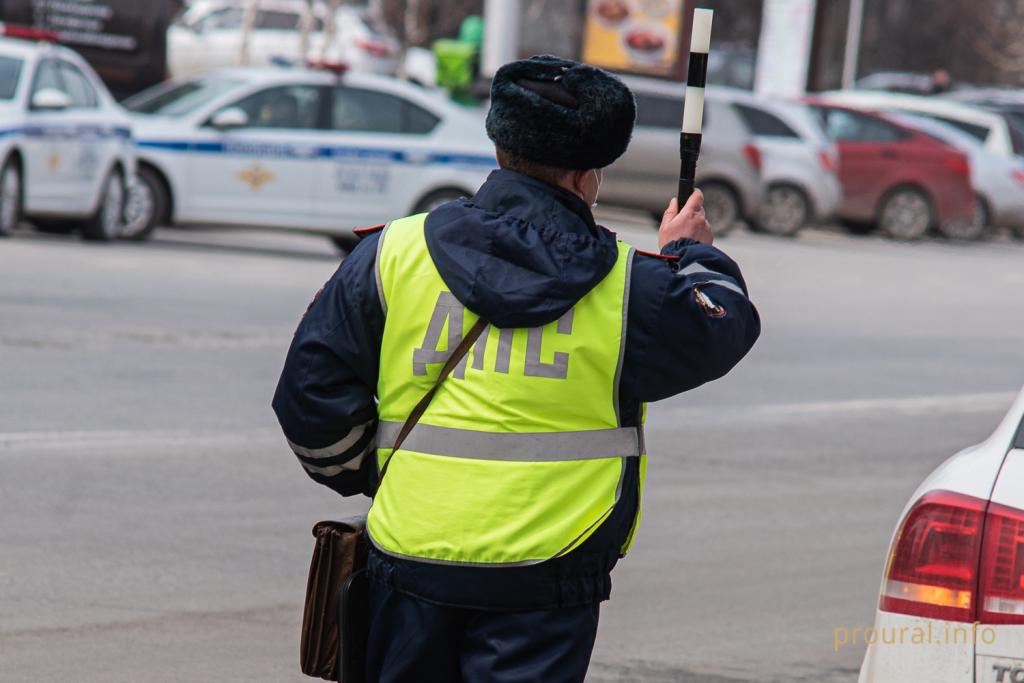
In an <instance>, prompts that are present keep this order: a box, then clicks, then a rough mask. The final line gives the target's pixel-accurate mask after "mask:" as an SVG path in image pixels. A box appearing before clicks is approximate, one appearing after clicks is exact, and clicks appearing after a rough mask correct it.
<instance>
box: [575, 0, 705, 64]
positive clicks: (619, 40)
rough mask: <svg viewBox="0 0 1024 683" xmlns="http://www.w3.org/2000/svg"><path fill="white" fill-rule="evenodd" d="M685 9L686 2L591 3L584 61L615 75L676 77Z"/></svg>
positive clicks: (624, 0) (635, 0)
mask: <svg viewBox="0 0 1024 683" xmlns="http://www.w3.org/2000/svg"><path fill="white" fill-rule="evenodd" d="M684 6H685V2H684V0H588V2H587V17H586V25H585V28H584V33H583V61H584V62H587V63H588V64H594V65H595V66H600V67H603V68H606V69H610V70H612V71H620V72H625V73H635V74H646V75H650V76H663V77H669V76H673V75H674V74H675V73H676V72H677V65H678V62H679V58H680V50H679V38H680V34H681V33H682V25H683V9H684ZM682 56H683V57H684V58H685V57H686V56H687V55H685V54H684V55H682Z"/></svg>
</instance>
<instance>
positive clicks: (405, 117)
mask: <svg viewBox="0 0 1024 683" xmlns="http://www.w3.org/2000/svg"><path fill="white" fill-rule="evenodd" d="M332 105H333V106H332V109H331V127H332V128H333V129H334V130H338V131H358V132H367V133H404V134H408V135H426V134H427V133H429V132H430V131H432V130H434V128H435V127H436V126H437V124H438V122H439V121H440V119H438V117H437V116H435V115H434V114H432V113H430V112H429V111H427V110H426V109H423V108H422V107H420V106H419V105H416V104H413V103H412V102H409V101H408V100H406V99H404V98H402V97H398V96H397V95H392V94H390V93H383V92H377V91H375V90H365V89H363V88H349V87H338V88H335V89H334V98H333V102H332Z"/></svg>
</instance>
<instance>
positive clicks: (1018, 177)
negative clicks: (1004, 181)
mask: <svg viewBox="0 0 1024 683" xmlns="http://www.w3.org/2000/svg"><path fill="white" fill-rule="evenodd" d="M1010 177H1011V178H1013V179H1014V180H1015V181H1017V182H1018V183H1020V184H1021V185H1024V169H1019V168H1018V169H1016V170H1015V171H1014V172H1013V173H1011V174H1010Z"/></svg>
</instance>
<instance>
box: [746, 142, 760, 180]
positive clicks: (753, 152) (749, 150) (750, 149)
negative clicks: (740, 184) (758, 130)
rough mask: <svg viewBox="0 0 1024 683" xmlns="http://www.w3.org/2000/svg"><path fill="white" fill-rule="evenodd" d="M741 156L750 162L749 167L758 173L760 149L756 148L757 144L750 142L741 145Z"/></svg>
mask: <svg viewBox="0 0 1024 683" xmlns="http://www.w3.org/2000/svg"><path fill="white" fill-rule="evenodd" d="M743 157H744V158H745V159H746V160H747V163H748V164H750V166H751V168H753V169H754V170H755V171H757V172H758V173H760V172H761V150H760V149H758V147H757V145H755V144H753V143H751V142H748V143H747V144H745V145H743Z"/></svg>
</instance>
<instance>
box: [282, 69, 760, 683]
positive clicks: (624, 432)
mask: <svg viewBox="0 0 1024 683" xmlns="http://www.w3.org/2000/svg"><path fill="white" fill-rule="evenodd" d="M635 114H636V110H635V104H634V100H633V96H632V94H631V92H630V91H629V89H628V88H627V87H626V86H625V85H624V84H623V83H622V82H621V81H619V80H618V79H617V78H615V77H613V76H612V75H610V74H608V73H606V72H604V71H602V70H600V69H596V68H594V67H591V66H587V65H583V64H578V63H575V62H571V61H566V60H563V59H559V58H556V57H551V56H540V57H533V58H531V59H527V60H522V61H518V62H513V63H511V64H507V65H505V66H504V67H502V68H501V69H500V70H499V71H498V73H497V74H496V76H495V78H494V82H493V86H492V104H491V110H490V113H489V115H488V117H487V132H488V134H489V135H490V137H491V139H492V140H493V141H494V143H495V145H496V147H497V156H498V162H499V165H500V167H501V168H500V170H497V171H494V172H493V173H492V174H491V176H490V177H489V178H488V179H487V181H486V182H485V183H484V185H483V186H482V187H481V188H480V190H479V191H478V192H477V193H476V195H475V196H474V197H472V198H471V199H466V200H458V201H454V202H451V203H449V204H445V205H443V206H441V207H439V208H437V209H435V210H434V211H432V212H430V213H429V214H426V215H419V216H413V217H409V218H403V219H400V220H396V221H393V222H392V223H390V224H389V225H388V226H387V227H386V228H384V229H383V230H379V231H377V232H374V233H373V234H370V235H369V236H367V237H366V238H365V239H364V240H363V241H362V243H361V244H360V245H359V246H358V247H357V248H356V249H355V250H354V251H353V252H352V254H351V255H350V256H349V257H348V258H347V259H346V260H345V261H344V263H343V264H342V266H341V267H340V268H339V269H338V271H337V273H335V275H334V276H333V277H332V278H331V280H330V281H329V282H328V283H327V284H326V285H325V287H324V289H323V290H322V291H321V293H320V294H319V296H318V297H317V298H316V299H315V300H314V303H313V304H312V305H311V306H310V309H309V311H308V313H307V315H306V317H305V318H304V320H303V321H302V323H301V324H300V326H299V329H298V331H297V333H296V335H295V338H294V341H293V343H292V347H291V349H290V351H289V353H288V358H287V361H286V365H285V368H284V372H283V373H282V376H281V380H280V384H279V386H278V389H277V393H276V396H275V398H274V409H275V411H276V412H277V415H278V417H279V420H280V422H281V425H282V427H283V429H284V432H285V435H286V436H287V438H288V440H289V442H290V443H291V445H292V448H293V450H294V451H295V453H296V455H297V456H298V457H299V460H300V462H301V463H302V465H303V466H304V467H305V469H306V471H307V472H308V473H309V475H310V476H311V477H312V478H313V479H314V480H316V481H318V482H320V483H322V484H325V485H327V486H330V487H332V488H334V489H335V490H337V491H338V492H340V493H342V494H352V493H354V492H356V491H357V490H360V489H363V490H364V492H366V493H368V494H369V493H373V494H374V498H373V504H372V507H371V509H370V512H369V516H368V531H369V534H370V537H371V540H372V544H373V547H372V551H371V555H370V558H369V563H368V568H367V569H368V574H369V576H370V579H371V581H370V634H369V646H368V649H369V652H368V659H367V668H368V680H370V681H382V682H386V683H397V682H400V681H405V682H409V683H422V682H423V681H473V682H476V681H480V682H483V681H503V682H504V681H508V682H516V683H520V682H522V683H525V682H528V681H530V682H532V681H537V682H543V683H557V682H560V681H582V680H583V679H584V676H585V674H586V671H587V667H588V664H589V661H590V654H591V650H592V648H593V645H594V638H595V635H596V633H597V622H598V606H599V604H600V603H601V602H602V601H603V600H607V599H608V597H609V594H610V592H611V579H610V572H611V570H612V568H613V567H614V566H615V564H616V562H617V561H618V559H619V558H620V557H622V556H624V555H625V554H626V553H627V552H628V551H629V548H630V546H631V545H632V542H633V537H634V534H635V533H636V529H637V526H638V524H639V520H640V508H641V503H640V498H641V494H642V491H643V487H644V476H645V473H646V454H645V448H644V439H643V422H644V416H645V412H646V408H645V402H646V401H657V400H660V399H663V398H667V397H669V396H673V395H675V394H678V393H680V392H683V391H687V390H689V389H693V388H695V387H698V386H700V385H701V384H704V383H705V382H708V381H710V380H714V379H717V378H719V377H721V376H723V375H724V374H725V373H727V372H728V371H729V370H730V369H731V368H732V367H733V366H734V365H735V364H736V363H737V362H738V361H739V360H740V359H741V358H742V357H743V356H744V355H745V354H746V353H747V352H748V351H749V350H750V348H751V346H752V345H753V344H754V341H755V340H756V339H757V337H758V334H759V333H760V321H759V318H758V314H757V311H756V310H755V308H754V306H753V304H751V302H750V301H749V299H748V297H747V287H746V284H745V283H744V281H743V277H742V276H741V274H740V271H739V268H738V267H737V266H736V264H735V263H734V262H733V261H732V260H731V259H730V258H729V257H727V256H726V255H725V254H724V253H722V252H721V251H719V250H718V249H716V248H715V247H713V246H711V243H712V233H711V227H710V226H709V225H708V223H707V221H706V219H705V217H704V211H703V197H702V195H701V194H700V192H695V193H694V195H693V196H692V197H690V198H689V200H688V201H687V202H686V204H685V206H683V207H682V209H680V208H679V207H678V205H677V203H676V201H675V200H674V199H673V200H672V201H671V202H670V203H669V206H668V209H667V210H666V211H665V215H664V218H663V220H662V224H661V229H660V233H659V243H660V247H661V251H660V253H656V254H648V253H643V252H639V251H636V250H634V249H633V248H631V247H630V246H628V245H626V244H623V243H621V242H618V241H616V239H615V236H614V234H612V233H611V232H609V231H608V230H606V229H604V228H602V227H601V226H599V225H597V224H596V223H595V222H594V217H593V215H592V213H591V207H592V205H594V204H595V202H596V201H597V197H598V193H599V190H600V186H601V178H602V169H603V168H604V167H605V166H608V165H609V164H611V163H612V162H613V161H614V160H615V159H616V158H618V157H619V156H620V155H621V154H622V153H623V152H624V151H625V150H626V147H627V145H628V144H629V140H630V136H631V134H632V130H633V122H634V119H635ZM481 318H482V319H483V320H484V321H486V322H487V323H488V326H487V327H486V328H484V331H483V333H482V334H481V335H480V337H479V338H478V339H477V340H476V341H475V343H473V345H472V347H471V350H470V351H469V352H468V353H467V354H466V356H465V357H464V358H463V359H462V360H461V361H460V363H459V364H458V365H457V366H455V368H454V370H453V371H452V372H451V375H450V376H449V377H448V378H447V379H444V380H442V383H441V385H440V389H439V390H438V391H437V393H436V394H435V396H434V398H433V401H432V402H431V403H430V404H429V407H428V408H427V410H426V412H425V413H424V414H423V415H422V417H421V418H420V420H419V423H418V424H416V426H415V427H414V428H413V429H412V431H411V432H409V434H408V438H407V439H406V440H405V441H404V443H403V444H402V447H401V448H400V449H399V450H397V451H394V452H393V450H392V447H393V446H394V444H395V439H396V438H397V434H398V432H399V431H400V430H401V427H402V425H403V424H404V423H405V421H406V419H407V418H408V416H409V414H410V412H411V411H412V410H413V408H414V407H415V406H416V404H417V403H418V402H419V401H420V399H421V398H422V397H423V395H424V394H425V393H426V392H427V391H428V390H429V389H430V388H431V386H432V385H433V384H434V382H435V380H436V379H437V378H438V375H439V373H440V372H441V368H442V366H443V365H444V363H445V361H446V360H447V359H448V357H449V356H450V355H451V354H452V352H453V351H454V350H455V349H456V347H457V346H458V345H459V342H460V341H461V340H462V339H463V336H464V335H466V334H467V331H468V330H470V329H471V328H472V327H473V326H474V324H475V323H476V322H477V321H478V320H480V319H481ZM482 324H483V323H481V325H482ZM467 348H469V347H467ZM685 450H686V447H685V444H682V445H680V453H679V454H682V453H685ZM679 454H676V453H666V454H664V457H672V456H674V455H679ZM389 458H390V461H389ZM385 463H386V464H387V467H386V468H384V465H385ZM382 470H383V472H384V476H383V478H382V479H381V481H380V484H379V489H376V490H375V491H374V489H375V488H376V486H377V482H376V479H377V477H378V474H379V472H381V471H382Z"/></svg>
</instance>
